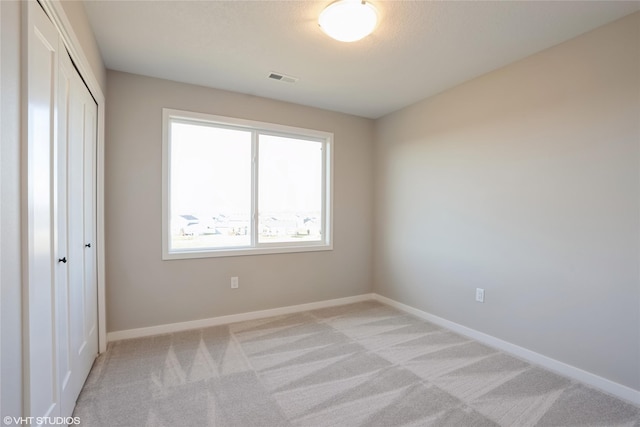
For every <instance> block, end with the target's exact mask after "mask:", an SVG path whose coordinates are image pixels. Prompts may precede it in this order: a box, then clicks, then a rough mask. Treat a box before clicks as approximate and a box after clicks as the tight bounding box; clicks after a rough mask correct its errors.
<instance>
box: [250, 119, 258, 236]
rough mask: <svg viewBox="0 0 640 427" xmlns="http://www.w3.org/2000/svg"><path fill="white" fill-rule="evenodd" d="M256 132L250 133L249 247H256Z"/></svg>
mask: <svg viewBox="0 0 640 427" xmlns="http://www.w3.org/2000/svg"><path fill="white" fill-rule="evenodd" d="M258 154H259V153H258V132H256V131H253V132H251V221H252V227H251V246H252V247H254V248H255V247H256V246H258V225H259V224H258V191H259V188H258V187H259V186H258V176H259V175H258V172H259V171H258V166H259V165H258Z"/></svg>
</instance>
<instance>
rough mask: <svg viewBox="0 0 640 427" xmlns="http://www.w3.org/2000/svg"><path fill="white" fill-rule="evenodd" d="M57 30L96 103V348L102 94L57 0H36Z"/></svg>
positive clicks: (101, 347)
mask: <svg viewBox="0 0 640 427" xmlns="http://www.w3.org/2000/svg"><path fill="white" fill-rule="evenodd" d="M38 1H39V2H40V4H41V5H42V7H43V9H44V10H45V12H46V13H47V15H48V16H49V19H51V21H52V22H53V25H54V26H55V27H56V29H57V30H58V33H60V37H61V38H62V40H63V42H64V44H65V46H66V48H67V50H68V51H69V55H71V59H73V62H74V63H75V65H76V67H77V68H78V71H79V72H80V75H81V76H82V78H83V79H84V81H85V83H86V84H87V86H88V88H89V91H90V92H91V94H92V95H93V97H94V98H95V100H96V103H97V104H98V129H97V133H98V138H97V145H96V245H95V246H96V270H97V276H98V351H99V352H100V353H102V352H104V351H105V350H106V349H107V325H106V320H107V316H106V304H105V297H106V294H105V245H104V239H105V232H104V125H105V96H104V93H103V92H102V88H101V87H100V84H99V83H98V79H97V78H96V76H95V74H94V73H93V70H92V69H91V65H90V64H89V60H88V59H87V57H86V55H85V54H84V51H83V50H82V45H81V44H80V41H79V39H78V37H77V36H76V34H75V32H74V31H73V28H72V27H71V23H70V22H69V19H68V18H67V15H66V13H65V12H64V9H63V7H62V3H61V1H60V0H38Z"/></svg>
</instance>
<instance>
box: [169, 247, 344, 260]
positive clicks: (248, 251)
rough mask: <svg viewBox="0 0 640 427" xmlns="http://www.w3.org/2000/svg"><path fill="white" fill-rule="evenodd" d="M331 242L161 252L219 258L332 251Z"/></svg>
mask: <svg viewBox="0 0 640 427" xmlns="http://www.w3.org/2000/svg"><path fill="white" fill-rule="evenodd" d="M332 250H333V245H332V244H324V243H319V244H317V245H304V246H277V247H260V248H238V249H228V248H225V249H219V250H215V249H214V250H212V249H206V250H199V249H194V250H191V251H185V250H183V251H180V252H169V253H163V254H162V259H163V260H164V261H170V260H177V259H195V258H221V257H232V256H252V255H271V254H286V253H297V252H319V251H332Z"/></svg>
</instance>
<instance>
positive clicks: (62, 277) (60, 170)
mask: <svg viewBox="0 0 640 427" xmlns="http://www.w3.org/2000/svg"><path fill="white" fill-rule="evenodd" d="M60 51H61V52H62V53H61V55H60V57H59V61H58V62H59V67H58V99H57V100H58V118H57V124H58V132H57V137H58V141H57V143H56V150H55V152H54V169H55V174H54V188H55V197H54V205H55V213H56V220H55V227H54V239H55V246H56V248H57V254H58V255H57V256H58V258H63V257H64V258H65V259H66V260H67V262H68V261H69V260H68V258H67V257H68V255H69V247H68V239H67V233H68V228H69V227H68V216H67V197H68V192H67V163H68V162H67V156H68V139H69V131H70V129H69V127H70V126H69V125H70V115H69V106H70V103H71V86H72V78H73V73H75V72H76V71H75V70H74V68H73V65H72V64H71V60H70V59H69V58H68V56H67V55H66V52H65V50H64V47H61V49H60ZM69 265H70V264H68V263H62V264H60V265H58V267H57V269H56V276H55V289H56V311H57V315H56V336H57V346H56V347H57V354H56V356H57V363H58V378H59V381H58V382H59V390H60V415H61V416H64V417H67V416H70V415H71V414H72V412H73V408H74V405H75V401H76V397H77V396H74V395H73V391H72V387H71V384H72V380H73V372H74V371H73V365H72V363H71V347H70V340H69V336H70V324H69V316H68V315H67V313H68V312H69V267H68V266H69Z"/></svg>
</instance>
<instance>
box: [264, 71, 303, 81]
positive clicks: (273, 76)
mask: <svg viewBox="0 0 640 427" xmlns="http://www.w3.org/2000/svg"><path fill="white" fill-rule="evenodd" d="M269 78H270V79H273V80H280V81H281V82H287V83H295V82H297V81H298V80H299V79H298V78H297V77H293V76H287V75H286V74H282V73H275V72H271V73H269Z"/></svg>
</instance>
